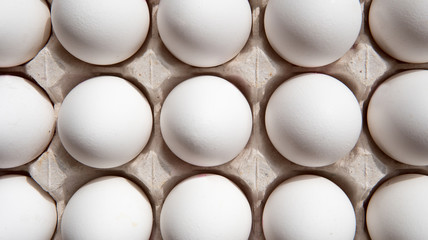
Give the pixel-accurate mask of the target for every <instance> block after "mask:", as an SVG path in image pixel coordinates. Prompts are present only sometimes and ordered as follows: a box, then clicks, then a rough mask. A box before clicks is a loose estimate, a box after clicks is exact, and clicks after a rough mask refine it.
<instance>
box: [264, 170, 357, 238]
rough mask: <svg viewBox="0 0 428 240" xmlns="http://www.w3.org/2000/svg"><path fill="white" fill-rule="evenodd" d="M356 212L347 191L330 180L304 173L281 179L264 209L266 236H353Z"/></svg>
mask: <svg viewBox="0 0 428 240" xmlns="http://www.w3.org/2000/svg"><path fill="white" fill-rule="evenodd" d="M355 229H356V220H355V213H354V209H353V207H352V203H351V201H350V200H349V198H348V197H347V196H346V194H345V193H344V192H343V191H342V189H340V188H339V187H338V186H337V185H336V184H334V183H333V182H331V181H330V180H328V179H326V178H323V177H319V176H315V175H301V176H297V177H293V178H291V179H288V180H286V181H285V182H283V183H281V184H280V185H279V186H278V187H277V188H276V189H275V190H274V191H273V192H272V194H271V195H270V196H269V198H268V200H267V202H266V205H265V207H264V210H263V232H264V235H265V237H266V240H271V239H273V240H275V239H299V240H311V239H323V240H346V239H349V240H352V239H354V235H355Z"/></svg>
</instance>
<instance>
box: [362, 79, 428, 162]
mask: <svg viewBox="0 0 428 240" xmlns="http://www.w3.org/2000/svg"><path fill="white" fill-rule="evenodd" d="M427 79H428V70H410V71H405V72H401V73H399V74H396V75H394V76H392V77H390V78H389V79H387V80H386V81H385V82H383V83H382V84H381V85H380V86H379V87H378V88H377V89H376V91H375V92H374V94H373V96H372V98H371V99H370V103H369V106H368V110H367V122H368V126H369V130H370V134H371V136H372V137H373V140H374V141H375V142H376V144H377V145H378V146H379V147H380V148H381V149H382V150H383V151H384V152H385V153H386V154H388V155H389V156H390V157H392V158H394V159H395V160H397V161H399V162H402V163H405V164H410V165H414V166H426V165H428V96H427V94H426V89H427V88H428V81H427Z"/></svg>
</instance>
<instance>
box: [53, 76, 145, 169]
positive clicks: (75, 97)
mask: <svg viewBox="0 0 428 240" xmlns="http://www.w3.org/2000/svg"><path fill="white" fill-rule="evenodd" d="M152 118H153V117H152V111H151V108H150V105H149V103H148V101H147V99H146V98H145V96H144V95H143V93H142V92H141V91H140V90H138V89H137V88H136V87H135V86H134V85H132V84H131V83H129V82H128V81H126V80H125V79H123V78H119V77H114V76H100V77H94V78H91V79H88V80H86V81H84V82H82V83H80V84H79V85H77V86H76V87H75V88H73V89H72V90H71V91H70V93H68V95H67V96H66V97H65V99H64V101H63V103H62V105H61V108H60V111H59V114H58V124H57V125H58V133H59V137H60V139H61V142H62V144H63V146H64V148H65V149H66V150H67V152H68V153H69V154H70V155H71V156H72V157H73V158H75V159H76V160H77V161H79V162H81V163H83V164H85V165H88V166H91V167H94V168H112V167H118V166H120V165H123V164H125V163H127V162H129V161H131V160H132V159H133V158H135V157H136V156H137V155H138V154H139V153H140V152H141V151H142V150H143V148H144V147H145V145H146V144H147V142H148V140H149V138H150V135H151V131H152V124H153V120H152Z"/></svg>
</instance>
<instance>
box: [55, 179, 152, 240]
mask: <svg viewBox="0 0 428 240" xmlns="http://www.w3.org/2000/svg"><path fill="white" fill-rule="evenodd" d="M152 225H153V211H152V208H151V205H150V202H149V200H148V198H147V196H146V195H145V194H144V192H143V191H142V190H141V189H140V188H139V187H138V186H137V185H136V184H135V183H133V182H131V181H129V180H127V179H125V178H123V177H114V176H107V177H101V178H97V179H95V180H92V181H91V182H89V183H87V184H85V185H84V186H83V187H81V188H80V189H79V190H77V192H75V193H74V195H73V196H72V197H71V199H70V200H69V202H68V203H67V205H66V207H65V210H64V214H63V215H62V222H61V236H62V239H63V240H77V239H78V240H117V239H126V240H142V239H149V238H150V235H151V232H152Z"/></svg>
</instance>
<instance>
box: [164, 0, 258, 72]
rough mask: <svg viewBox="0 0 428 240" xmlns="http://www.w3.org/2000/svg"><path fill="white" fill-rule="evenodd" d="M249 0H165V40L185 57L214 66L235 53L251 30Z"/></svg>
mask: <svg viewBox="0 0 428 240" xmlns="http://www.w3.org/2000/svg"><path fill="white" fill-rule="evenodd" d="M251 24H252V16H251V7H250V4H249V2H248V0H203V1H201V0H180V1H176V0H162V1H160V3H159V8H158V12H157V25H158V29H159V35H160V37H161V39H162V42H163V43H164V44H165V46H166V47H167V48H168V50H169V51H170V52H171V53H172V54H173V55H174V56H175V57H177V58H178V59H180V60H181V61H183V62H185V63H187V64H189V65H193V66H196V67H213V66H217V65H220V64H223V63H225V62H227V61H229V60H231V59H232V58H233V57H235V56H236V55H237V54H238V53H239V52H240V51H241V49H242V48H243V47H244V45H245V43H246V42H247V40H248V37H249V35H250V32H251Z"/></svg>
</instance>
